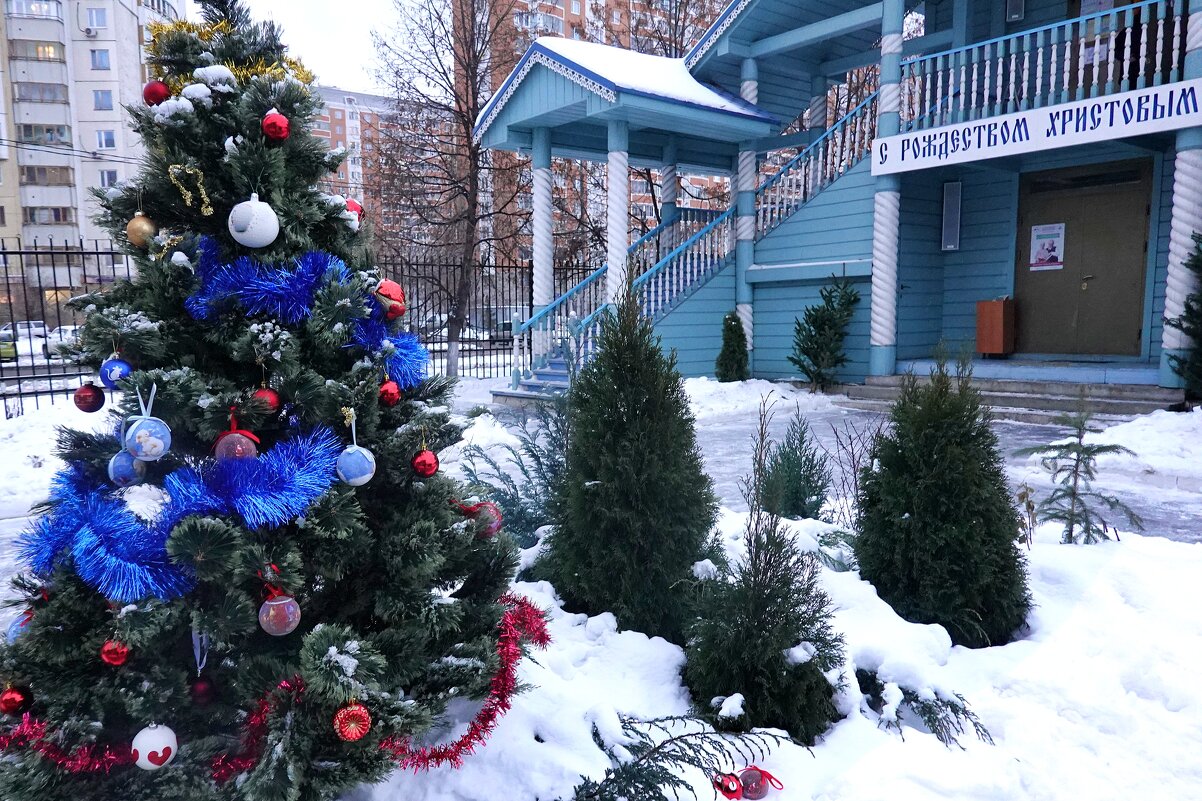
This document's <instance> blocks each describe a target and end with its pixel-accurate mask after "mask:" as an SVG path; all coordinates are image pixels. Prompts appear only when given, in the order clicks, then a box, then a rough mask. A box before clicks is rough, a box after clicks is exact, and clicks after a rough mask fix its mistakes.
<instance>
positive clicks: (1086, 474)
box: [1019, 410, 1144, 545]
mask: <svg viewBox="0 0 1202 801" xmlns="http://www.w3.org/2000/svg"><path fill="white" fill-rule="evenodd" d="M1089 421H1090V414H1089V413H1088V412H1086V411H1084V410H1080V411H1077V412H1076V413H1073V414H1064V415H1060V416H1059V417H1057V418H1056V422H1057V423H1059V424H1060V425H1063V426H1068V427H1069V428H1071V429H1072V432H1073V433H1072V436H1071V437H1069V438H1068V439H1064V440H1060V441H1059V442H1053V443H1050V444H1048V445H1037V446H1035V447H1033V448H1024V449H1023V450H1021V451H1019V454H1020V455H1022V456H1039V457H1041V458H1040V463H1041V464H1042V465H1043V467H1044V469H1045V470H1047V471H1048V472H1049V473H1051V474H1052V481H1054V482H1055V483H1056V486H1055V488H1053V489H1052V492H1051V494H1050V495H1048V497H1046V498H1044V499H1043V500H1042V501H1040V502H1039V506H1038V508H1037V509H1036V514H1037V515H1038V518H1039V520H1041V521H1051V522H1055V523H1060V524H1061V525H1063V526H1064V535H1063V539H1062V540H1061V542H1063V543H1065V544H1067V545H1072V544H1073V543H1077V542H1084V543H1094V542H1097V541H1098V540H1108V539H1110V536H1109V534H1108V532H1110V531H1111V530H1114V532H1115V537H1116V538H1117V537H1118V530H1117V529H1115V528H1114V527H1113V526H1111V525H1110V523H1109V521H1108V520H1107V519H1106V518H1105V517H1104V516H1103V512H1104V511H1109V512H1114V513H1118V514H1121V515H1123V516H1124V517H1126V518H1127V522H1128V523H1130V524H1131V525H1132V526H1133V527H1135V528H1136V529H1139V530H1141V531H1142V530H1143V527H1144V526H1143V521H1142V520H1141V519H1140V517H1139V515H1137V514H1136V513H1135V512H1134V511H1132V510H1131V508H1130V507H1129V506H1127V504H1125V503H1123V502H1122V501H1120V500H1119V499H1118V498H1116V497H1114V496H1113V495H1105V494H1103V493H1101V492H1096V491H1095V490H1094V489H1093V481H1094V479H1096V478H1097V477H1098V468H1097V464H1096V463H1097V459H1098V457H1099V456H1105V455H1108V454H1129V455H1134V454H1133V453H1132V451H1131V450H1130V449H1128V448H1124V447H1123V446H1122V445H1106V444H1100V443H1087V442H1086V441H1085V435H1086V434H1089V433H1096V432H1099V431H1101V430H1102V429H1100V428H1095V427H1093V426H1091V425H1090V424H1089Z"/></svg>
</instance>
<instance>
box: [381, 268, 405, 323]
mask: <svg viewBox="0 0 1202 801" xmlns="http://www.w3.org/2000/svg"><path fill="white" fill-rule="evenodd" d="M376 300H378V301H379V302H380V305H381V306H383V307H384V316H385V317H386V318H388V319H389V320H395V319H396V318H397V317H400V316H401V315H402V314H404V313H405V290H403V289H401V285H400V284H398V283H397V282H396V281H389V280H388V279H387V278H385V279H384V280H383V281H381V282H380V283H379V284H378V285H377V286H376Z"/></svg>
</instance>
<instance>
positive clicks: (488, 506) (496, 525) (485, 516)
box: [451, 498, 504, 540]
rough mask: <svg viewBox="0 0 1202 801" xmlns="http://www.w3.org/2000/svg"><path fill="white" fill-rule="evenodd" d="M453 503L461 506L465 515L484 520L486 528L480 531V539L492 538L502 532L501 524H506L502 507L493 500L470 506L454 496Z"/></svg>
mask: <svg viewBox="0 0 1202 801" xmlns="http://www.w3.org/2000/svg"><path fill="white" fill-rule="evenodd" d="M451 503H452V504H453V505H454V506H457V507H459V511H460V512H463V516H464V517H467V518H471V519H472V520H482V521H484V523H485V525H484V529H483V530H482V531H481V532H480V534H479V539H482V540H487V539H492V538H493V537H495V536H497V535H498V534H500V533H501V526H503V525H504V519H503V518H502V517H501V507H499V506H497V505H496V504H495V503H493V502H492V501H481V502H480V503H476V504H472V505H471V506H468V505H467V504H464V503H460V502H459V501H457V500H455V499H454V498H452V499H451Z"/></svg>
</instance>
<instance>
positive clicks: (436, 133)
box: [368, 0, 522, 376]
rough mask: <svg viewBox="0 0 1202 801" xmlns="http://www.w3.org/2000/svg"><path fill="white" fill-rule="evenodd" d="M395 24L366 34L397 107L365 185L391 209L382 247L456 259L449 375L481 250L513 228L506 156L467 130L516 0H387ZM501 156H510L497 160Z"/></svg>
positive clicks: (514, 49)
mask: <svg viewBox="0 0 1202 801" xmlns="http://www.w3.org/2000/svg"><path fill="white" fill-rule="evenodd" d="M394 5H395V10H396V14H397V22H396V24H395V25H394V27H393V30H391V31H387V32H381V31H376V32H375V33H374V34H373V38H374V40H375V45H376V50H377V54H378V57H379V61H380V65H379V69H378V74H379V77H380V78H381V80H382V81H383V82H384V83H385V84H386V85H387V86H388V87H389V89H390V93H391V96H392V99H393V102H394V106H395V110H394V113H393V117H392V119H390V120H389V121H388V123H387V124H384V125H381V126H379V134H378V136H379V140H378V144H377V147H376V149H375V151H374V155H373V156H372V162H373V163H372V164H371V165H370V166H371V167H372V169H370V170H369V171H368V172H369V173H372V174H374V178H373V180H374V181H376V182H378V183H379V186H377V187H373V189H374V190H376V192H377V194H378V196H380V197H384V198H387V201H388V203H389V205H391V206H393V207H394V211H393V215H394V218H395V221H394V224H393V225H391V226H389V228H390V229H391V230H390V231H389V233H390V236H389V238H388V240H387V241H385V242H382V243H381V245H382V246H383V247H389V248H391V249H393V250H394V251H396V254H395V255H397V256H399V257H400V258H402V259H404V258H406V257H407V256H409V255H410V254H412V253H413V252H414V251H415V249H416V250H420V251H421V252H423V253H426V254H429V255H440V256H442V257H444V258H446V259H448V260H449V261H450V262H451V263H452V264H453V266H454V269H453V270H451V271H449V276H448V278H447V279H446V281H445V285H444V286H443V289H444V290H445V291H446V292H447V293H448V294H449V295H450V312H449V314H448V317H447V320H446V329H447V340H448V344H447V368H446V369H447V374H448V375H451V376H456V375H458V374H459V350H460V348H459V341H460V334H461V333H462V331H463V330H464V328H465V327H466V326H467V323H468V319H467V313H468V305H469V300H470V298H471V295H472V291H473V288H474V286H475V284H476V282H477V280H478V277H479V276H478V273H479V266H480V263H481V260H482V258H483V256H484V255H485V252H486V251H487V250H488V249H489V247H490V246H491V245H492V244H493V243H494V242H495V241H496V239H497V238H498V237H505V236H511V235H512V231H513V230H515V229H516V228H517V227H520V225H521V222H520V221H516V222H515V221H507V220H505V219H501V218H505V217H513V216H517V215H520V211H519V209H518V204H517V203H516V202H514V201H515V199H516V197H517V196H518V194H519V193H520V192H521V191H522V186H521V181H520V171H519V170H517V169H515V167H516V164H515V163H514V162H513V159H512V157H510V158H509V159H503V158H500V157H499V154H491V153H489V152H487V151H485V150H484V149H483V148H482V147H481V146H480V145H479V144H478V143H477V142H475V141H473V139H472V128H473V126H474V125H475V122H476V119H477V117H478V116H479V114H480V111H481V110H482V109H483V108H484V105H485V103H487V101H488V99H489V97H490V96H491V95H492V92H493V91H494V89H495V87H496V86H498V85H499V83H500V82H501V80H502V79H503V78H504V77H505V75H506V74H508V72H509V71H510V69H511V68H512V67H513V65H514V64H515V63H516V61H517V56H518V47H519V44H520V43H519V42H518V41H517V37H516V34H515V30H514V25H513V13H514V6H515V0H394ZM504 162H508V163H504Z"/></svg>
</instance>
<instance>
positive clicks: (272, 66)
mask: <svg viewBox="0 0 1202 801" xmlns="http://www.w3.org/2000/svg"><path fill="white" fill-rule="evenodd" d="M146 29H147V30H148V31H149V32H150V36H151V41H150V43H149V44H147V45H146V51H147V53H148V54H149V55H150V56H151V58H152V59H153V58H163V57H164V54H163V52H162V50H161V47H162V44H163V40H164V39H165V38H166V37H168V36H170V35H173V34H180V33H182V34H188V35H191V36H195V37H196V38H197V39H199V40H200V41H202V42H210V41H212V40H213V39H214V38H216V37H217V36H224V35H226V34H228V33H231V32H232V31H233V28H232V27H231V26H230V24H229V22H228V21H226V20H222V21H221V22H218V23H217V24H216V25H205V24H203V23H200V22H190V21H189V20H176V21H175V22H152V23H150V24H149V25H147V26H146ZM224 66H225V67H226V68H227V69H229V71H230V72H232V73H233V74H234V77H235V78H237V79H238V82H239V83H243V84H245V83H248V82H249V81H250V80H251V79H253V78H257V77H263V78H267V79H269V80H273V81H281V80H283V79H285V78H288V77H291V78H295V79H296V80H298V81H300V82H301V83H304V84H311V83H313V81H314V80H315V79H316V76H314V75H313V73H312V72H311V71H310V70H309V68H308V67H306V66H305V65H304V64H302V63H301V62H300V59H296V58H292V57H291V56H285V57H284V58H282V59H280V60H279V61H267V60H266V59H262V58H261V59H259V60H258V61H256V62H253V63H251V64H235V63H233V62H229V61H227V62H225V64H224ZM153 73H154V77H156V78H158V79H160V80H162V81H163V82H164V83H166V84H167V86H169V87H170V88H171V91H172V93H173V94H179V92H180V90H182V89H183V88H184V87H185V86H187V85H188V84H189V83H191V82H192V76H190V75H172V76H165V75H164V74H163V70H162V69H161V68H155V69H154V70H153Z"/></svg>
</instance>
